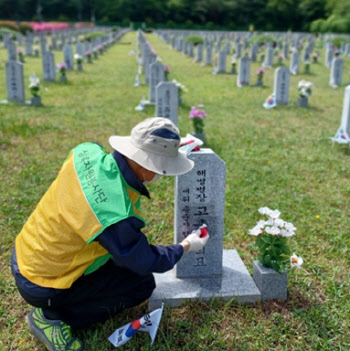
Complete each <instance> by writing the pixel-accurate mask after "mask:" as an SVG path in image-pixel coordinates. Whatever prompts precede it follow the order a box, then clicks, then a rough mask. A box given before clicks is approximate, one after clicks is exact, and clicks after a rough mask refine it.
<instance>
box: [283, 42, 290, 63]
mask: <svg viewBox="0 0 350 351" xmlns="http://www.w3.org/2000/svg"><path fill="white" fill-rule="evenodd" d="M288 50H289V47H288V43H284V44H283V58H284V59H285V60H288Z"/></svg>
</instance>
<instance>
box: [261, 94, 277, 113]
mask: <svg viewBox="0 0 350 351" xmlns="http://www.w3.org/2000/svg"><path fill="white" fill-rule="evenodd" d="M263 106H264V107H265V108H266V109H268V110H269V109H270V108H273V107H275V106H276V97H275V94H272V95H270V96H269V97H268V98H267V99H266V101H265V102H264V104H263Z"/></svg>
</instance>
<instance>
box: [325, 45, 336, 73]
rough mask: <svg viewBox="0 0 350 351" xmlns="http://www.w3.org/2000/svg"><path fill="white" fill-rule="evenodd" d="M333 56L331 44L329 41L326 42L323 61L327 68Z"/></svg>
mask: <svg viewBox="0 0 350 351" xmlns="http://www.w3.org/2000/svg"><path fill="white" fill-rule="evenodd" d="M333 57H334V50H333V45H332V44H331V43H327V46H326V55H325V63H324V64H325V66H326V67H327V68H330V67H331V65H332V61H333Z"/></svg>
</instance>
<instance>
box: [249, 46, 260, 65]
mask: <svg viewBox="0 0 350 351" xmlns="http://www.w3.org/2000/svg"><path fill="white" fill-rule="evenodd" d="M258 50H259V45H258V43H254V44H253V45H252V48H251V52H250V58H251V60H252V62H256V60H257V57H258Z"/></svg>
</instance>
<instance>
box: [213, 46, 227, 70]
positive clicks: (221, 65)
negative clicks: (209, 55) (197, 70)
mask: <svg viewBox="0 0 350 351" xmlns="http://www.w3.org/2000/svg"><path fill="white" fill-rule="evenodd" d="M226 56H227V55H226V52H225V51H223V50H222V51H219V52H218V68H217V72H216V73H226Z"/></svg>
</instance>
